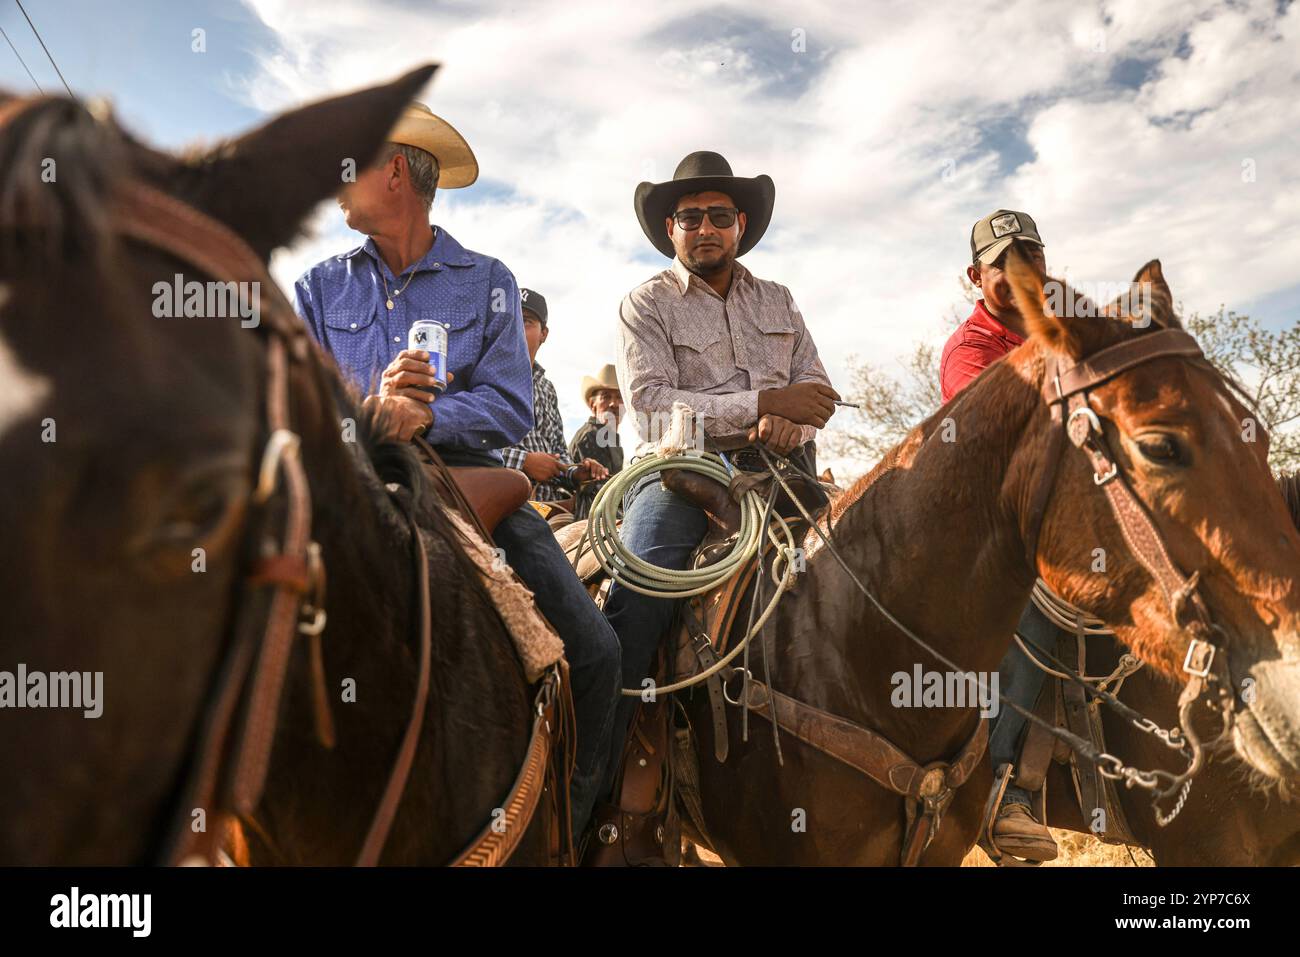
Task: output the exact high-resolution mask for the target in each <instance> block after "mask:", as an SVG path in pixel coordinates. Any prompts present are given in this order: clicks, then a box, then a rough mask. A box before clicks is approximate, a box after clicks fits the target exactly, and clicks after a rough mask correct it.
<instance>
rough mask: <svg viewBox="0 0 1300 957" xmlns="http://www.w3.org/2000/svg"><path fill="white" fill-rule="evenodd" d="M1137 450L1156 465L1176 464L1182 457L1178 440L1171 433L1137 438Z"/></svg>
mask: <svg viewBox="0 0 1300 957" xmlns="http://www.w3.org/2000/svg"><path fill="white" fill-rule="evenodd" d="M1137 446H1138V449H1139V451H1141V453H1142V455H1143V456H1144V457H1145V458H1146V459H1147V460H1148V461H1151V462H1154V463H1156V464H1157V465H1177V464H1178V463H1179V462H1181V461H1182V459H1183V454H1182V449H1181V448H1180V446H1179V444H1178V440H1177V439H1175V438H1174V437H1173V436H1172V435H1147V436H1143V437H1142V438H1140V439H1138V443H1137Z"/></svg>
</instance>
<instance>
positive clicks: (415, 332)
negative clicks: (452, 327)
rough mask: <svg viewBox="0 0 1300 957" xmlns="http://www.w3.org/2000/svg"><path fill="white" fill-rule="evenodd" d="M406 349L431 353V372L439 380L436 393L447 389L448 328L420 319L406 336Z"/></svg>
mask: <svg viewBox="0 0 1300 957" xmlns="http://www.w3.org/2000/svg"><path fill="white" fill-rule="evenodd" d="M406 348H408V349H413V350H414V349H419V350H421V351H423V352H427V353H429V371H430V372H432V373H433V377H434V378H435V379H437V380H438V384H437V386H435V391H437V392H441V391H442V390H443V389H445V388H447V327H446V326H444V325H443V324H442V323H441V322H435V321H433V320H432V319H419V320H417V321H416V322H415V323H414V324H413V325H412V326H411V331H410V332H409V333H407V336H406Z"/></svg>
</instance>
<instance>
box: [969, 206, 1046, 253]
mask: <svg viewBox="0 0 1300 957" xmlns="http://www.w3.org/2000/svg"><path fill="white" fill-rule="evenodd" d="M1017 239H1023V240H1024V241H1025V242H1029V243H1038V245H1040V246H1044V245H1046V244H1045V243H1044V242H1043V239H1042V237H1041V236H1039V235H1038V226H1037V224H1036V223H1035V222H1034V220H1033V217H1032V216H1030V215H1029V214H1028V213H1022V212H1019V211H1018V210H1014V209H999V210H997V211H996V212H992V213H989V214H988V215H987V216H985V217H984V218H983V219H981V220H980V221H979V222H978V223H976V224H975V226H974V227H973V228H972V229H971V231H970V258H971V262H982V263H983V264H984V265H986V266H987V265H989V264H991V263H993V262H995V261H996V260H997V258H998V257H999V256H1001V255H1002V252H1003V250H1005V249H1006V248H1007V247H1008V246H1010V245H1011V244H1012V243H1013V242H1015V241H1016V240H1017Z"/></svg>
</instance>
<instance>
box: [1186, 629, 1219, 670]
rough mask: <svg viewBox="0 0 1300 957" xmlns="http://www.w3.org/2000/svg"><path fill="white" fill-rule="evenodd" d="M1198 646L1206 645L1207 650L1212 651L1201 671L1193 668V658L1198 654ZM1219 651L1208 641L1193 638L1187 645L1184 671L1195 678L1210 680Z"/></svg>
mask: <svg viewBox="0 0 1300 957" xmlns="http://www.w3.org/2000/svg"><path fill="white" fill-rule="evenodd" d="M1197 645H1204V646H1205V647H1206V648H1208V649H1210V653H1209V656H1208V657H1207V658H1206V659H1205V666H1204V667H1203V668H1201V670H1199V671H1197V670H1196V669H1195V668H1193V667H1192V656H1193V655H1195V654H1196V646H1197ZM1218 650H1219V649H1218V648H1216V647H1215V646H1214V645H1212V644H1210V643H1209V642H1208V641H1205V640H1203V639H1201V638H1193V639H1192V640H1191V642H1189V643H1188V645H1187V656H1186V657H1185V658H1183V670H1184V671H1185V672H1187V673H1188V674H1189V675H1191V676H1192V677H1194V678H1208V677H1209V676H1210V668H1211V666H1213V664H1214V656H1215V653H1216V652H1218Z"/></svg>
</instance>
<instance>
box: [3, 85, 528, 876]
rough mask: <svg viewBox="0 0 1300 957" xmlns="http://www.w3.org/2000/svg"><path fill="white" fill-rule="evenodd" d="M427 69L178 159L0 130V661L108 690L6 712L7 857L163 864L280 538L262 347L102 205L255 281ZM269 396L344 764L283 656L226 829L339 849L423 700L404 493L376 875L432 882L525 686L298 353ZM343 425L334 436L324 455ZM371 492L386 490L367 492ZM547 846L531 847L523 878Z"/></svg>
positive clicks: (275, 850) (374, 145) (59, 115)
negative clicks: (418, 554) (292, 481)
mask: <svg viewBox="0 0 1300 957" xmlns="http://www.w3.org/2000/svg"><path fill="white" fill-rule="evenodd" d="M432 72H433V68H425V69H421V70H418V71H415V72H413V73H411V74H408V75H407V76H405V77H403V78H401V79H400V80H398V81H396V82H394V83H392V84H389V85H387V86H380V87H376V88H373V89H369V90H365V91H362V92H358V93H354V94H351V95H348V96H342V97H338V98H335V99H331V100H327V101H324V102H321V103H318V104H315V105H312V106H309V107H306V108H303V109H299V110H296V111H293V112H290V113H287V114H285V115H283V116H280V117H278V118H277V119H275V120H273V121H272V122H270V123H269V124H267V125H266V126H264V127H262V128H260V129H258V130H256V131H254V132H252V133H250V134H248V135H246V136H244V137H243V138H241V139H238V140H235V141H234V142H231V143H228V144H225V145H223V146H221V147H219V148H217V149H215V150H212V151H211V152H207V153H204V154H202V155H197V156H193V157H190V158H188V159H184V160H178V159H175V158H173V157H171V156H166V155H163V154H160V153H157V152H154V151H152V150H150V149H148V148H146V147H144V146H142V145H140V144H139V143H137V142H135V141H134V140H132V139H131V138H130V137H128V136H127V135H126V134H124V133H123V132H121V131H120V130H119V129H118V128H117V127H116V126H115V125H113V124H111V123H108V122H98V121H96V120H94V119H92V117H91V116H90V115H89V114H88V113H87V112H86V111H85V110H84V109H83V107H81V106H80V105H79V104H77V103H74V102H72V101H69V100H63V99H54V98H51V99H49V100H47V101H45V102H42V103H38V104H36V105H34V106H31V107H29V108H27V109H25V110H24V111H23V112H21V114H19V115H18V116H17V117H16V118H13V119H12V121H11V122H9V123H7V124H6V125H5V126H4V127H3V129H0V227H2V228H3V235H0V241H3V249H2V250H0V284H2V285H0V298H2V299H3V302H2V303H0V378H2V379H3V381H4V386H3V388H4V394H3V401H0V462H2V463H3V466H2V467H0V527H2V528H3V529H4V534H3V537H0V589H2V594H0V608H2V609H3V611H2V612H0V614H3V629H2V630H0V670H6V671H10V672H12V671H13V670H14V669H15V668H16V666H17V665H19V664H20V663H21V664H24V665H25V666H26V668H27V669H28V670H29V671H37V670H40V671H44V672H72V671H76V672H102V674H103V685H102V698H103V713H102V716H101V717H99V718H98V719H86V718H83V716H82V712H81V711H80V710H69V709H63V710H55V709H41V710H35V709H32V710H5V711H0V767H3V768H4V769H5V786H4V787H3V788H0V863H2V864H69V865H70V864H111V863H117V864H121V863H146V862H151V861H157V860H159V858H160V856H161V855H162V854H163V852H164V846H165V844H166V843H167V841H168V837H169V834H168V831H169V828H170V827H171V826H172V824H173V822H174V821H175V818H176V816H177V815H178V814H179V815H180V816H181V819H182V820H185V821H187V822H188V819H189V817H190V809H189V808H186V807H184V806H182V804H181V801H182V797H181V795H182V788H183V784H184V782H185V780H186V776H187V773H188V771H189V770H190V767H191V763H192V762H193V760H194V757H195V754H196V750H197V736H198V734H199V729H200V724H201V721H202V719H203V717H204V714H205V711H206V707H207V704H208V702H209V700H210V696H211V694H212V690H213V687H214V682H215V679H216V672H217V669H218V668H219V666H220V665H221V663H222V661H223V658H224V655H225V651H226V649H227V647H228V646H229V644H230V641H231V634H232V632H233V631H234V630H235V629H236V628H237V625H238V622H240V621H241V620H242V618H241V615H243V614H245V613H247V612H248V611H249V609H248V608H247V607H245V603H244V600H243V599H244V597H245V592H244V591H243V589H242V587H241V582H242V581H243V579H244V576H245V575H246V574H247V572H248V568H249V564H250V562H251V560H252V559H253V558H255V557H256V555H257V554H258V550H259V548H260V547H261V538H262V536H264V535H266V534H269V533H270V532H274V531H278V528H267V527H258V526H257V525H255V524H254V523H252V521H251V519H250V512H251V510H250V508H249V499H250V491H251V489H252V487H253V484H254V482H255V480H256V476H255V470H256V468H257V465H258V462H259V460H260V458H261V455H262V451H263V448H264V446H265V445H266V443H267V435H266V428H265V426H264V421H265V420H264V417H263V414H262V409H263V406H264V403H265V402H266V401H267V395H266V392H267V353H266V342H267V337H266V334H265V333H266V330H265V329H257V328H242V327H241V322H240V321H239V320H238V319H236V318H227V319H222V318H156V315H157V313H156V312H155V311H154V310H153V308H152V307H153V305H154V303H155V302H156V298H155V297H156V293H155V291H154V284H155V283H156V282H159V281H161V282H164V283H171V281H172V279H173V276H174V275H175V274H178V273H180V274H184V275H185V277H186V279H187V280H189V279H191V278H195V279H199V280H203V279H208V278H212V277H208V276H203V275H201V274H195V271H194V267H192V266H191V265H190V263H188V262H185V261H181V260H180V259H177V258H173V257H172V256H170V255H168V254H166V253H164V252H160V251H159V250H157V249H156V248H153V247H152V246H145V245H141V244H138V243H135V242H131V241H126V240H123V239H121V238H120V237H118V236H117V235H115V230H114V228H113V215H114V214H113V207H112V206H111V205H110V201H111V199H112V197H113V196H114V195H115V189H116V188H117V186H118V184H121V183H123V182H125V181H126V180H127V179H128V178H136V179H138V180H141V181H143V182H145V183H147V184H149V185H151V186H153V187H155V188H157V189H159V190H161V191H163V192H165V193H167V194H170V195H171V196H174V197H176V198H178V199H180V200H182V201H184V202H185V203H187V204H190V205H191V206H193V207H194V208H196V209H198V210H199V211H201V212H202V213H204V214H206V215H207V216H209V217H212V218H214V219H216V220H217V221H218V222H221V223H224V224H225V225H226V226H228V227H230V228H231V229H233V230H234V231H235V232H236V233H238V234H240V235H241V236H243V237H244V238H245V239H246V241H247V242H248V244H249V245H250V246H251V247H252V249H253V250H254V251H255V252H256V253H257V254H258V255H259V256H260V257H261V258H262V259H263V260H265V258H266V257H267V256H269V255H270V253H271V251H272V250H273V249H274V248H275V247H277V246H280V245H282V244H284V243H286V242H288V241H289V240H291V239H292V238H293V237H294V235H295V234H296V232H297V230H298V229H299V224H300V223H301V221H302V220H303V219H304V217H305V216H306V215H307V214H308V212H309V211H310V210H311V209H312V208H313V207H314V206H315V205H316V204H317V203H319V202H320V201H321V200H324V199H326V198H328V197H329V196H331V195H332V194H333V193H335V192H336V191H337V189H338V188H339V186H340V182H341V171H343V170H345V169H346V168H347V167H346V165H345V164H346V161H348V160H354V161H355V164H357V165H364V163H365V162H367V160H368V159H369V158H370V157H372V156H374V155H375V154H376V153H377V151H378V149H379V147H380V145H381V143H382V142H383V140H384V137H385V135H386V133H387V132H388V130H389V129H390V128H391V126H392V124H393V122H394V119H395V118H396V117H397V116H398V115H399V112H400V111H401V109H402V108H403V107H404V106H405V105H406V104H407V103H408V102H409V101H410V99H411V98H412V96H414V95H415V94H416V93H417V92H418V91H419V90H420V89H421V88H422V87H423V86H424V85H425V83H426V82H427V81H428V79H429V77H430V76H431V75H432ZM47 161H52V163H51V162H47ZM52 164H53V165H52ZM43 169H46V170H48V169H57V177H56V179H55V180H54V181H53V182H48V181H45V180H43V178H42V170H43ZM47 179H48V177H47ZM263 299H264V300H265V296H264V297H263ZM289 396H290V415H291V420H292V423H293V426H294V429H295V430H296V431H297V432H298V433H299V434H300V435H301V439H302V444H301V456H302V461H303V464H304V466H305V470H306V473H307V478H308V482H309V485H310V490H311V496H312V510H311V529H312V533H313V536H314V537H315V538H316V539H317V541H319V543H320V546H321V549H322V553H323V556H324V561H325V566H326V568H327V569H328V575H329V589H328V598H327V601H326V606H325V610H326V611H327V613H328V625H327V628H326V630H325V634H324V641H323V647H324V669H325V676H326V681H325V687H326V689H327V691H328V698H327V700H328V702H329V710H330V712H331V715H332V718H333V722H334V725H335V728H336V731H337V744H336V745H335V747H334V748H333V749H332V750H326V749H325V748H323V747H322V746H321V745H320V744H319V743H318V742H317V740H316V737H315V735H314V734H313V724H312V700H311V696H310V694H309V692H308V689H309V688H310V684H309V681H308V658H307V655H306V652H305V650H304V649H305V648H306V646H305V645H303V644H298V645H295V648H294V652H293V657H292V659H291V661H290V667H289V671H288V678H287V683H286V691H285V693H284V696H283V699H282V700H281V701H280V715H281V717H280V722H279V731H278V736H277V737H276V739H275V744H274V748H273V750H272V752H271V759H270V761H271V763H270V774H269V778H268V780H267V783H266V789H265V792H264V795H263V799H262V801H261V803H260V805H259V806H258V808H257V810H256V812H255V813H254V814H253V815H252V820H251V821H249V822H247V827H246V831H247V833H248V835H249V840H250V851H251V858H252V861H253V862H254V863H284V864H300V863H301V864H347V863H350V862H352V861H353V860H354V859H355V858H356V857H357V853H358V850H359V848H360V847H361V845H362V841H363V838H364V837H365V835H366V830H367V825H368V824H369V822H370V820H371V816H372V814H373V813H374V811H375V808H376V805H377V804H378V802H379V800H380V794H381V790H382V789H383V787H384V784H385V780H386V777H387V775H388V771H389V768H390V765H391V764H392V762H393V758H394V755H395V754H396V752H397V749H398V745H399V742H400V741H401V739H402V734H403V730H404V728H405V725H406V722H407V718H408V714H409V712H410V709H411V707H412V700H413V696H414V694H415V688H416V670H417V665H416V662H417V658H418V652H417V648H416V639H415V635H416V634H417V633H418V632H417V629H416V628H415V627H414V623H413V615H415V614H416V612H415V607H416V605H415V596H416V593H417V590H416V580H415V571H414V566H413V564H412V558H411V556H412V554H413V550H412V547H411V544H412V543H411V532H410V529H409V527H408V525H407V524H406V522H405V521H404V518H403V511H402V508H400V507H399V505H398V502H399V501H401V502H408V503H410V504H411V507H413V508H414V509H415V510H416V512H417V513H418V515H419V518H420V521H421V523H422V525H423V527H424V528H425V529H426V531H427V532H428V533H429V540H430V545H429V565H430V569H431V578H432V586H433V615H434V617H433V621H434V629H433V634H434V639H433V640H434V646H433V653H432V685H431V689H430V694H429V706H428V708H427V709H426V710H425V712H424V720H423V733H422V736H421V739H420V745H419V749H418V752H417V753H416V756H415V763H414V769H413V772H412V774H411V777H410V781H409V783H408V785H407V788H406V791H405V796H404V798H403V799H402V801H401V804H400V807H399V809H398V812H397V816H396V820H395V823H394V825H393V829H392V831H391V834H390V835H389V839H388V841H387V845H386V852H385V854H384V856H383V861H384V862H385V863H393V864H398V863H403V864H405V863H428V864H436V863H443V862H446V861H448V860H449V859H451V858H452V857H453V856H454V855H455V854H456V853H457V852H459V851H460V850H461V849H462V848H463V847H464V846H465V845H467V844H468V843H469V842H470V841H471V839H473V838H474V837H475V835H476V834H477V833H478V832H479V831H480V829H481V828H483V827H484V826H485V825H486V824H488V823H489V822H491V820H492V809H493V808H495V807H497V806H498V805H499V804H500V803H501V801H502V799H503V798H504V796H505V795H506V793H507V792H508V791H509V789H510V785H511V783H512V781H513V780H514V776H515V774H516V772H517V771H518V769H519V767H520V763H521V761H522V760H523V757H524V751H525V746H526V743H527V740H528V732H529V728H530V705H531V697H530V692H529V689H528V687H527V684H526V682H525V679H524V676H523V673H522V668H521V665H520V663H519V660H518V658H517V656H516V654H515V652H514V650H513V648H512V646H511V642H510V638H509V636H508V634H507V632H506V630H505V628H504V626H503V624H502V622H501V620H500V617H499V615H498V614H497V613H496V611H495V609H494V608H493V607H492V606H491V604H490V603H489V599H488V597H487V594H486V591H485V590H484V588H483V587H482V584H481V581H480V578H479V575H478V573H477V571H476V569H475V568H474V566H473V565H472V564H470V562H469V560H468V559H467V558H466V556H465V554H464V552H463V550H462V548H461V546H460V545H459V543H458V539H457V538H456V535H455V531H454V529H453V528H452V527H451V525H450V524H449V522H448V521H447V519H446V518H445V517H443V516H442V515H441V512H440V511H439V510H438V509H437V508H435V507H434V506H435V505H436V503H435V502H434V501H433V500H432V499H431V497H430V493H429V492H428V491H427V489H426V487H425V482H424V480H423V473H422V468H421V466H420V465H419V464H418V463H417V461H416V460H415V458H414V456H413V455H412V453H411V451H410V449H409V448H407V447H398V446H395V445H392V444H388V443H386V442H384V441H382V440H380V439H378V438H376V434H377V426H376V423H373V422H371V421H370V420H369V419H368V418H367V417H366V416H364V415H362V414H360V413H359V411H358V409H357V408H356V406H355V405H354V403H353V401H352V399H350V398H349V397H348V396H347V395H346V394H345V392H344V390H343V388H342V386H341V385H340V383H339V378H338V376H337V374H336V373H335V372H334V371H333V369H332V367H328V366H327V363H326V362H325V360H323V359H322V358H321V356H320V354H319V353H318V352H316V351H314V350H313V351H311V352H310V353H308V354H307V355H305V357H304V358H303V359H302V360H301V361H297V362H295V363H294V364H293V366H292V368H291V372H290V378H289ZM349 420H351V423H355V425H356V429H357V441H345V440H344V437H345V435H348V434H349V430H350V423H349ZM349 437H350V436H349ZM386 483H397V484H398V485H399V486H400V489H399V490H398V491H397V492H396V493H395V495H390V493H389V492H388V491H387V490H386V489H385V484H386ZM196 549H202V550H203V551H202V552H198V551H196ZM200 558H201V559H202V562H199V560H200ZM196 562H199V563H200V564H203V567H202V568H200V567H199V564H196ZM349 689H351V690H352V691H353V692H354V694H349V696H348V697H349V698H353V699H354V700H347V699H345V697H344V695H345V692H348V691H349ZM206 823H207V824H208V826H211V827H215V826H217V825H216V822H215V821H211V820H209V821H207V822H206ZM542 851H543V848H542V847H541V846H540V835H539V834H538V833H536V829H534V831H533V832H530V835H529V836H528V837H526V838H525V840H524V844H523V845H522V846H521V847H520V849H519V851H518V853H517V855H516V860H517V861H523V862H527V861H539V860H541V859H542V858H543V855H542Z"/></svg>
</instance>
